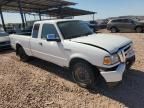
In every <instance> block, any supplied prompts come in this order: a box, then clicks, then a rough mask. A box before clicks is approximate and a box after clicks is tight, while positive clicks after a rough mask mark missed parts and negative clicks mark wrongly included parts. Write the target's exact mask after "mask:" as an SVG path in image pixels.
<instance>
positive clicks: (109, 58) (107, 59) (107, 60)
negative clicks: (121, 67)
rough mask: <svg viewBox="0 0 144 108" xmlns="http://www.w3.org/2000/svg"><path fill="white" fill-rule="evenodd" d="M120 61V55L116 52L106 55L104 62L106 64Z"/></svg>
mask: <svg viewBox="0 0 144 108" xmlns="http://www.w3.org/2000/svg"><path fill="white" fill-rule="evenodd" d="M119 61H120V59H119V56H118V55H117V54H114V55H112V56H106V57H104V61H103V64H104V65H113V64H116V63H118V62H119Z"/></svg>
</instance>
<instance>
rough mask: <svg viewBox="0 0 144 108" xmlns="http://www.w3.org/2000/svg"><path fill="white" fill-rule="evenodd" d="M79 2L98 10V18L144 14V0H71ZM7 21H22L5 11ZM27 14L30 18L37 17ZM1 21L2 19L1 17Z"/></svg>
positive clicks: (88, 18)
mask: <svg viewBox="0 0 144 108" xmlns="http://www.w3.org/2000/svg"><path fill="white" fill-rule="evenodd" d="M69 1H72V2H75V3H78V4H77V5H76V6H74V7H76V8H79V9H84V10H89V11H94V12H98V14H96V15H95V18H96V19H101V18H107V17H113V16H123V15H144V0H69ZM4 18H5V22H6V23H12V22H13V23H15V22H18V23H19V22H21V18H20V15H19V14H8V13H4ZM37 18H38V17H35V18H34V17H33V16H29V15H27V19H28V20H33V19H37ZM76 19H82V20H91V19H92V16H90V15H88V16H81V17H76ZM0 23H1V19H0Z"/></svg>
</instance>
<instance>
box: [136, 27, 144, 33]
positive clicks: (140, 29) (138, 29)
mask: <svg viewBox="0 0 144 108" xmlns="http://www.w3.org/2000/svg"><path fill="white" fill-rule="evenodd" d="M135 30H136V32H137V33H142V31H143V28H142V27H136V29H135Z"/></svg>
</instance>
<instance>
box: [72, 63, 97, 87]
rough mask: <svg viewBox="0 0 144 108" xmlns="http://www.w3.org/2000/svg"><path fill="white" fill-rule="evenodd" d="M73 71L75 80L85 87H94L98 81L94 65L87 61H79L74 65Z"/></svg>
mask: <svg viewBox="0 0 144 108" xmlns="http://www.w3.org/2000/svg"><path fill="white" fill-rule="evenodd" d="M72 73H73V78H74V80H75V82H76V83H77V84H78V85H79V86H81V87H84V88H92V87H93V86H94V84H95V81H96V75H95V74H94V69H93V67H92V66H91V65H90V64H89V63H87V62H85V61H82V60H80V61H77V62H76V63H75V64H74V65H73V66H72Z"/></svg>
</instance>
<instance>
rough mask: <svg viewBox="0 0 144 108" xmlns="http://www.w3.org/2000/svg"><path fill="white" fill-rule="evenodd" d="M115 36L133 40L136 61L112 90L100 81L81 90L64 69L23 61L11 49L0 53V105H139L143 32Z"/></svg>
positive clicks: (143, 93)
mask: <svg viewBox="0 0 144 108" xmlns="http://www.w3.org/2000/svg"><path fill="white" fill-rule="evenodd" d="M100 32H106V33H108V32H107V31H106V30H102V31H100ZM116 35H123V36H126V37H128V38H130V39H132V40H133V42H134V48H135V51H136V63H135V64H134V66H133V67H132V69H131V70H130V71H128V72H127V73H126V74H125V75H124V79H123V82H122V84H121V85H120V86H118V87H116V88H114V89H108V88H106V87H105V86H103V84H100V85H99V86H98V87H96V88H95V90H93V91H90V90H87V89H83V88H81V87H79V86H77V85H76V84H75V83H74V82H73V80H72V77H71V72H69V71H68V70H66V69H63V68H61V67H59V66H56V65H54V64H51V63H48V62H45V61H42V60H39V59H34V60H32V61H30V62H28V63H23V62H21V61H19V60H18V58H17V57H16V56H15V52H13V51H4V52H1V53H0V108H123V107H125V106H126V107H130V108H143V107H144V34H143V33H142V34H140V33H138V34H137V33H117V34H116Z"/></svg>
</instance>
